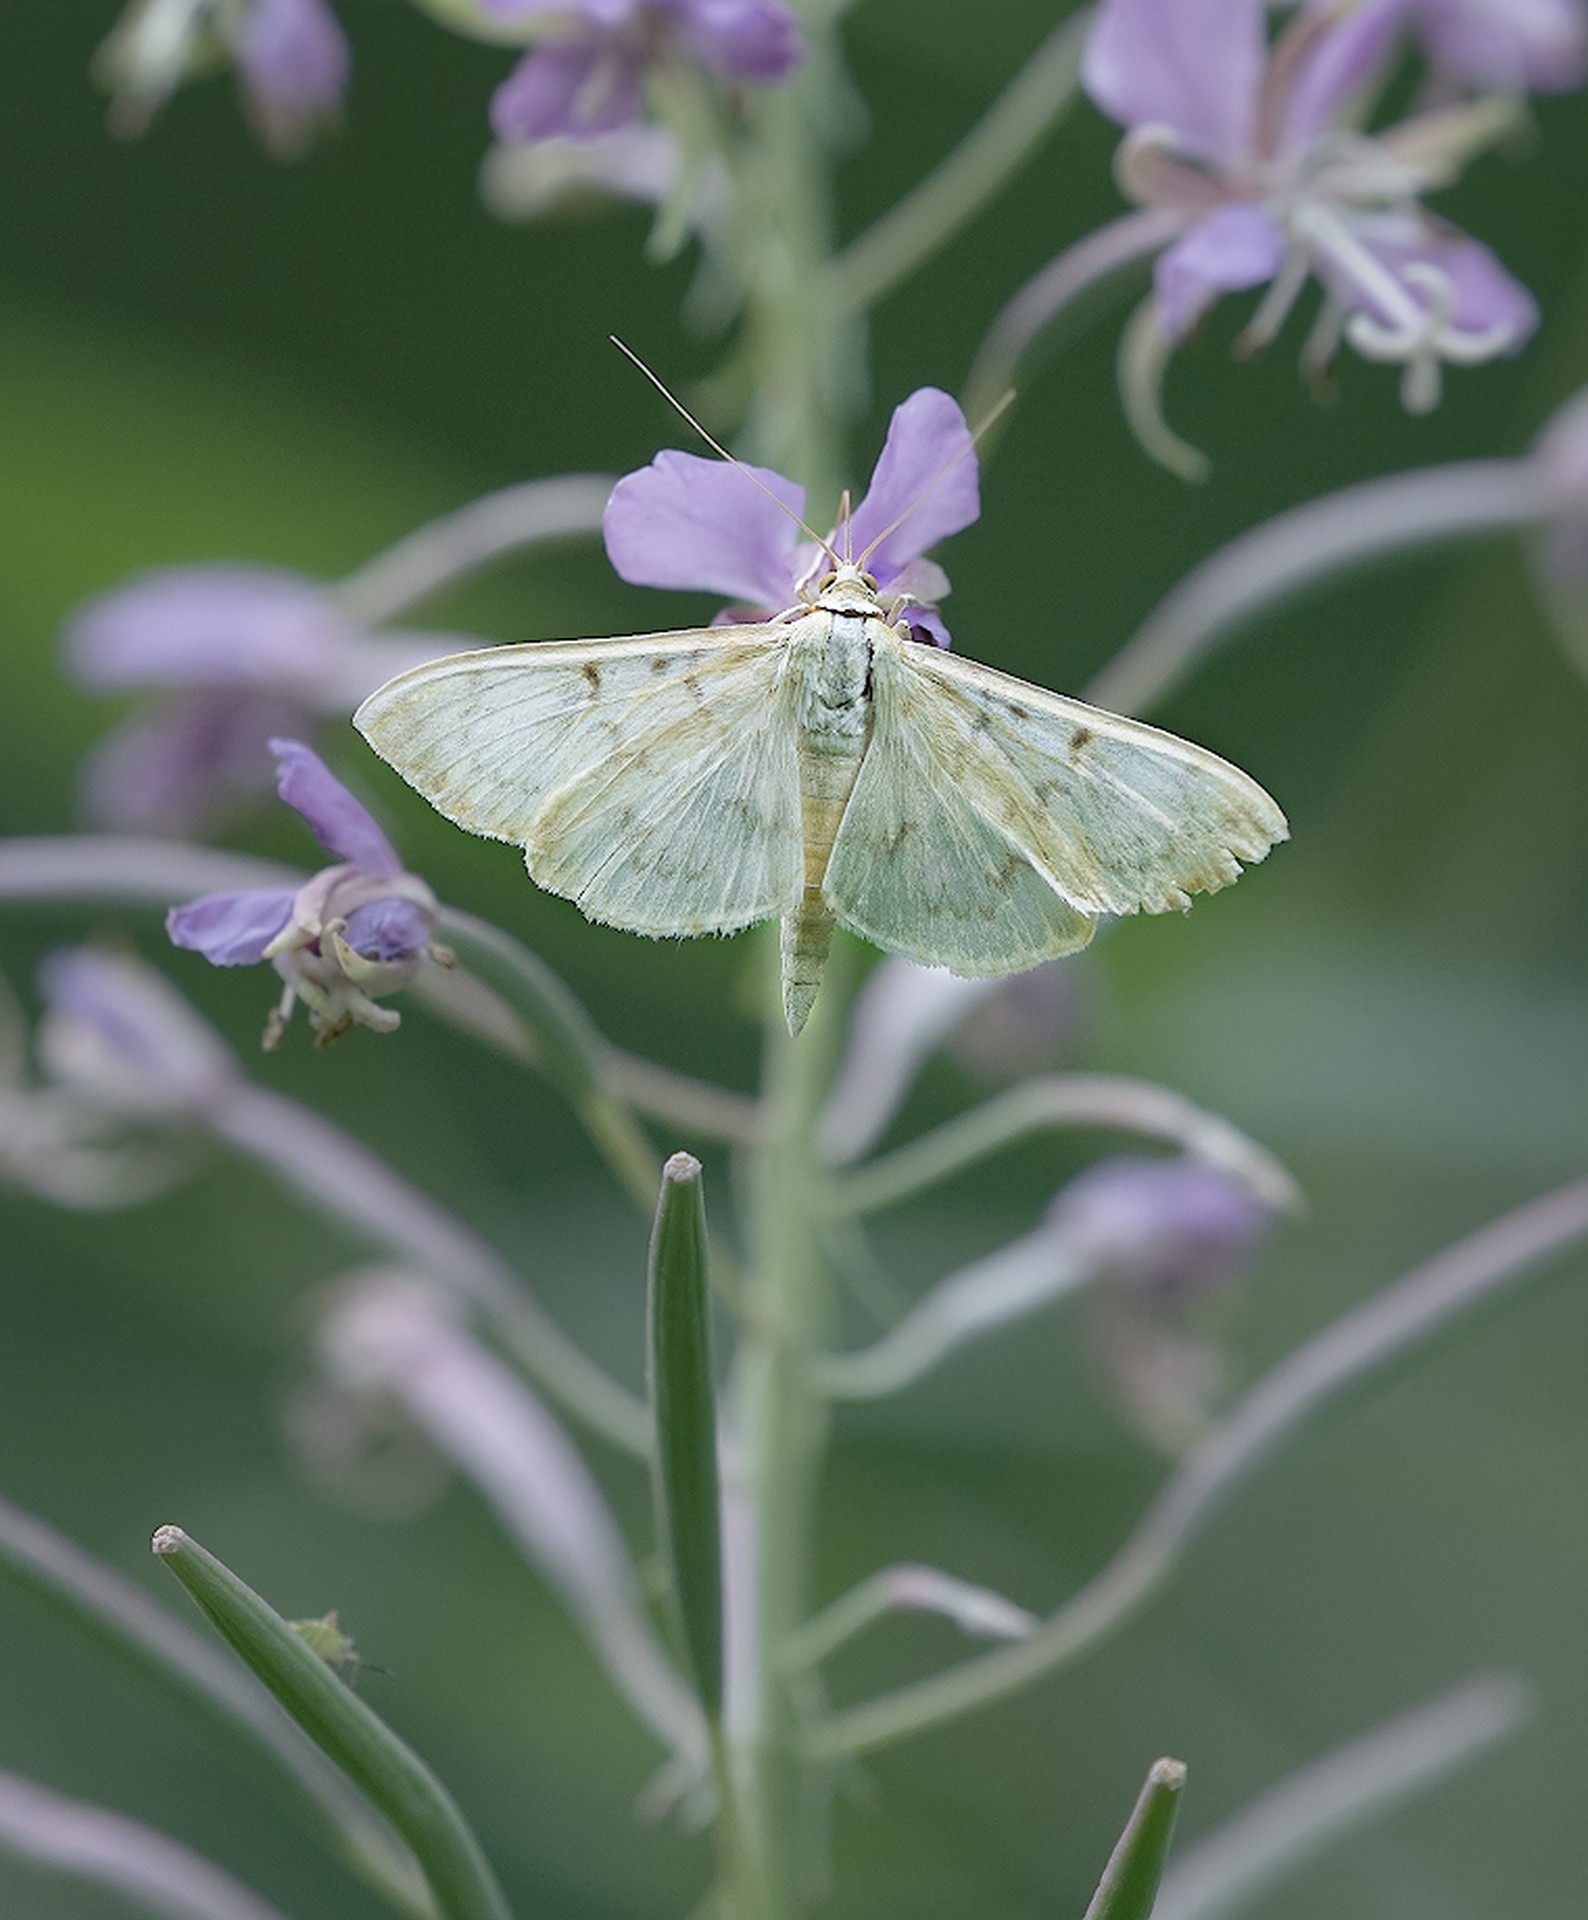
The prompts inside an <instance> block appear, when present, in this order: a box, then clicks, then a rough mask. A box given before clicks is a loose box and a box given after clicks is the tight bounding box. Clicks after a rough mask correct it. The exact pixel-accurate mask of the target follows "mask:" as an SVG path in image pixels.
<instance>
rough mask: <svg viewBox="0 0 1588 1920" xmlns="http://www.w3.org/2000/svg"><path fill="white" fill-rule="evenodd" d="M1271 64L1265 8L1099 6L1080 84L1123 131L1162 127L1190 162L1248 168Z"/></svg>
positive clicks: (1180, 2)
mask: <svg viewBox="0 0 1588 1920" xmlns="http://www.w3.org/2000/svg"><path fill="white" fill-rule="evenodd" d="M1266 60H1267V46H1266V37H1265V34H1264V19H1263V8H1262V4H1261V0H1103V4H1102V5H1101V6H1100V7H1099V9H1098V14H1097V24H1096V26H1094V27H1093V29H1092V33H1091V38H1090V39H1089V40H1088V41H1087V44H1086V56H1085V59H1084V60H1083V62H1082V66H1081V79H1082V83H1083V84H1084V86H1085V88H1086V91H1087V92H1088V93H1089V94H1090V95H1091V96H1092V99H1093V100H1094V101H1095V102H1096V103H1097V105H1098V106H1099V107H1101V108H1102V110H1103V112H1104V113H1106V114H1107V115H1108V116H1109V117H1110V119H1113V120H1117V121H1118V122H1119V123H1120V125H1121V126H1123V127H1131V128H1135V127H1147V126H1155V127H1167V128H1168V129H1169V130H1170V131H1171V132H1172V133H1173V134H1174V136H1175V138H1176V140H1178V141H1179V143H1180V144H1181V146H1183V147H1184V148H1185V149H1186V151H1187V152H1189V153H1194V154H1199V155H1201V156H1202V157H1204V158H1205V159H1209V160H1215V161H1219V162H1222V163H1225V164H1234V163H1237V162H1239V161H1241V160H1244V159H1246V158H1248V157H1249V156H1250V154H1251V152H1252V147H1253V144H1254V141H1255V137H1256V130H1257V96H1258V92H1259V89H1260V88H1261V86H1262V81H1263V70H1264V66H1265V63H1266Z"/></svg>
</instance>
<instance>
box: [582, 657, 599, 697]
mask: <svg viewBox="0 0 1588 1920" xmlns="http://www.w3.org/2000/svg"><path fill="white" fill-rule="evenodd" d="M579 671H580V672H581V673H582V674H583V675H584V677H585V679H586V680H588V681H589V682H590V691H591V692H592V693H599V692H600V691H601V669H600V668H599V667H598V666H597V665H596V663H595V662H594V661H593V660H587V661H586V662H585V663H584V665H583V666H582V667H581V668H580V669H579Z"/></svg>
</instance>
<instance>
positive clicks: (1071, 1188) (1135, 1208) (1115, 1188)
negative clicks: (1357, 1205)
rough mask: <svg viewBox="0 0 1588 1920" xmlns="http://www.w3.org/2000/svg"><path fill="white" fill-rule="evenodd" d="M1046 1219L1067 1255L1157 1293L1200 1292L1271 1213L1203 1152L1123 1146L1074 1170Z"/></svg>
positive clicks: (1262, 1229)
mask: <svg viewBox="0 0 1588 1920" xmlns="http://www.w3.org/2000/svg"><path fill="white" fill-rule="evenodd" d="M1049 1218H1050V1219H1051V1220H1052V1222H1053V1225H1054V1226H1055V1227H1056V1228H1057V1229H1058V1230H1059V1231H1060V1232H1061V1233H1063V1235H1064V1236H1065V1238H1066V1240H1067V1241H1068V1242H1069V1243H1070V1245H1071V1247H1072V1249H1073V1252H1074V1254H1075V1255H1076V1257H1077V1258H1079V1259H1081V1260H1082V1261H1083V1262H1084V1263H1085V1264H1086V1265H1088V1266H1091V1267H1095V1268H1097V1269H1099V1270H1101V1271H1103V1272H1106V1273H1108V1274H1110V1275H1112V1276H1113V1277H1115V1278H1117V1279H1119V1280H1122V1281H1124V1282H1126V1283H1127V1284H1129V1285H1131V1286H1133V1287H1135V1288H1138V1289H1140V1290H1141V1291H1143V1292H1146V1293H1149V1294H1156V1295H1158V1296H1159V1297H1168V1298H1175V1297H1179V1298H1185V1297H1186V1296H1195V1295H1197V1294H1201V1293H1205V1292H1207V1291H1208V1290H1209V1289H1210V1288H1213V1287H1216V1286H1218V1285H1219V1284H1220V1283H1221V1282H1222V1281H1224V1280H1227V1279H1229V1278H1231V1277H1232V1276H1233V1275H1234V1273H1235V1272H1236V1270H1237V1269H1238V1268H1239V1267H1240V1266H1241V1265H1243V1264H1244V1262H1245V1261H1247V1260H1248V1259H1250V1257H1251V1256H1252V1254H1254V1253H1255V1252H1256V1251H1257V1248H1258V1246H1259V1245H1260V1244H1261V1242H1262V1239H1263V1236H1264V1234H1265V1233H1266V1232H1267V1231H1268V1228H1269V1227H1270V1225H1271V1224H1272V1219H1273V1216H1272V1215H1271V1213H1270V1212H1269V1210H1268V1208H1267V1207H1265V1206H1264V1205H1263V1203H1262V1202H1261V1201H1260V1200H1259V1199H1258V1198H1257V1197H1256V1195H1255V1194H1253V1192H1252V1191H1251V1189H1250V1188H1249V1187H1247V1186H1245V1185H1243V1184H1242V1183H1241V1182H1240V1181H1238V1180H1236V1179H1234V1178H1233V1177H1232V1176H1231V1175H1229V1174H1227V1173H1222V1172H1220V1171H1219V1169H1218V1168H1216V1167H1211V1166H1209V1165H1207V1164H1206V1163H1205V1162H1204V1161H1201V1160H1193V1159H1182V1160H1150V1159H1147V1158H1145V1157H1139V1156H1136V1155H1132V1154H1120V1155H1118V1156H1116V1157H1115V1158H1113V1159H1109V1160H1100V1161H1098V1163H1097V1164H1096V1165H1095V1166H1092V1167H1088V1168H1087V1170H1086V1171H1085V1172H1084V1173H1082V1174H1078V1175H1077V1176H1076V1178H1075V1179H1074V1180H1072V1181H1071V1182H1070V1184H1069V1185H1068V1186H1067V1187H1066V1188H1065V1189H1064V1190H1063V1192H1062V1193H1061V1194H1060V1195H1059V1197H1058V1198H1057V1199H1056V1200H1055V1201H1054V1203H1053V1206H1052V1208H1051V1210H1050V1214H1049Z"/></svg>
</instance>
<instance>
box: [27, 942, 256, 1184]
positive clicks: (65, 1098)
mask: <svg viewBox="0 0 1588 1920" xmlns="http://www.w3.org/2000/svg"><path fill="white" fill-rule="evenodd" d="M39 992H40V996H41V997H42V999H43V1002H44V1015H43V1018H42V1019H41V1020H40V1022H39V1028H38V1037H37V1054H38V1062H39V1067H40V1071H41V1076H42V1078H41V1082H40V1084H39V1085H37V1086H29V1085H27V1084H26V1082H25V1080H24V1079H23V1076H22V1073H21V1070H20V1065H19V1063H18V1062H16V1061H12V1062H11V1063H9V1066H8V1070H7V1072H6V1073H5V1075H4V1082H5V1084H0V1171H3V1172H4V1173H5V1175H6V1176H8V1177H9V1178H10V1179H12V1180H15V1181H16V1182H17V1183H18V1184H19V1185H21V1186H24V1187H26V1188H28V1189H29V1190H30V1191H32V1192H35V1193H38V1194H41V1195H43V1196H44V1197H45V1198H46V1199H49V1200H53V1201H56V1202H57V1203H59V1204H60V1205H63V1206H73V1207H93V1208H99V1207H121V1206H129V1205H132V1204H134V1203H135V1202H137V1201H140V1200H145V1199H148V1198H149V1197H151V1196H152V1195H153V1194H156V1193H160V1192H162V1191H164V1190H165V1189H166V1188H167V1187H169V1186H170V1185H172V1184H173V1182H174V1181H176V1180H178V1179H180V1178H181V1177H182V1176H183V1175H184V1174H185V1173H186V1172H187V1171H188V1169H189V1167H190V1166H191V1164H192V1157H193V1155H192V1149H193V1146H194V1144H195V1143H196V1141H197V1139H198V1132H199V1128H200V1127H201V1126H202V1124H203V1122H204V1120H205V1118H206V1116H207V1115H208V1114H209V1113H210V1111H211V1110H212V1108H213V1107H214V1106H215V1104H216V1103H217V1102H218V1101H219V1100H220V1099H222V1098H223V1097H224V1095H225V1093H226V1091H227V1089H228V1088H229V1086H230V1084H231V1083H232V1081H233V1080H234V1078H235V1075H236V1061H235V1059H234V1058H233V1056H232V1054H231V1052H230V1050H229V1049H228V1048H227V1046H226V1045H225V1043H224V1042H223V1041H222V1040H221V1039H220V1037H219V1035H217V1034H216V1033H215V1032H214V1031H213V1030H212V1029H211V1028H210V1027H209V1026H207V1025H206V1024H205V1022H204V1021H202V1020H201V1019H200V1018H199V1017H198V1015H197V1014H196V1013H194V1011H193V1010H192V1008H191V1007H190V1006H188V1004H187V1002H186V1001H185V1000H183V999H182V997H181V996H180V995H179V994H178V993H177V992H176V990H175V989H174V988H173V987H172V986H171V985H170V984H169V983H168V982H167V981H166V980H165V979H164V978H163V977H162V976H161V975H160V974H158V973H156V972H155V971H154V970H153V969H152V968H150V967H145V966H143V965H142V964H141V963H140V962H139V961H137V960H134V959H132V958H130V957H128V956H126V955H121V954H110V953H101V952H99V951H97V950H96V949H94V948H91V947H74V948H63V949H61V950H59V951H57V952H55V953H52V954H51V955H50V956H49V957H48V958H47V959H46V960H45V962H44V964H43V966H42V967H41V968H40V970H39Z"/></svg>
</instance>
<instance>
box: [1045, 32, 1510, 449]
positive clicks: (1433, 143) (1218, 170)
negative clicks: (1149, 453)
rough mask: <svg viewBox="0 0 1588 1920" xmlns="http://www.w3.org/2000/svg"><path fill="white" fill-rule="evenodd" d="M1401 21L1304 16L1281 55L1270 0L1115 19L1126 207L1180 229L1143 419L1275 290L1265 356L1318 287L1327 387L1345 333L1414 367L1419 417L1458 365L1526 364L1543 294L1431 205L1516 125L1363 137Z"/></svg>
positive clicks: (1383, 357)
mask: <svg viewBox="0 0 1588 1920" xmlns="http://www.w3.org/2000/svg"><path fill="white" fill-rule="evenodd" d="M1403 5H1404V0H1393V3H1392V4H1382V3H1380V0H1365V3H1364V4H1362V5H1360V6H1356V7H1346V8H1341V7H1338V6H1335V7H1328V8H1323V9H1316V10H1305V11H1303V12H1302V13H1300V14H1299V15H1298V16H1297V17H1296V19H1295V20H1293V21H1292V22H1291V24H1290V25H1289V26H1288V27H1287V28H1286V29H1285V30H1284V32H1283V33H1282V34H1281V36H1280V38H1279V40H1278V41H1277V42H1276V43H1275V45H1274V46H1273V47H1272V48H1271V49H1270V48H1268V47H1267V46H1266V43H1265V40H1266V36H1265V15H1264V9H1263V6H1262V5H1261V0H1103V4H1102V5H1101V7H1100V8H1099V10H1098V17H1097V25H1096V27H1095V28H1094V30H1093V32H1092V35H1091V38H1090V41H1089V42H1088V46H1087V52H1086V58H1085V65H1084V70H1083V78H1084V81H1085V85H1086V88H1087V91H1088V92H1089V93H1090V94H1091V96H1092V98H1093V99H1094V100H1095V101H1096V103H1097V104H1098V106H1100V107H1101V108H1102V110H1103V111H1104V112H1105V113H1107V114H1108V115H1110V117H1111V118H1113V119H1115V120H1117V121H1119V122H1120V123H1121V124H1122V125H1123V126H1125V127H1126V128H1127V129H1128V134H1127V138H1126V140H1125V142H1124V145H1123V146H1122V147H1121V149H1120V154H1119V160H1118V163H1117V167H1118V174H1119V178H1120V182H1121V184H1122V186H1123V187H1124V190H1125V191H1126V193H1127V194H1128V195H1129V196H1130V197H1131V198H1132V199H1134V200H1136V201H1137V202H1139V203H1140V204H1141V205H1143V206H1145V207H1151V208H1155V209H1158V210H1160V211H1161V212H1163V213H1165V214H1167V215H1170V216H1172V217H1174V218H1175V219H1176V221H1177V222H1178V226H1179V236H1178V238H1176V239H1175V240H1174V241H1173V243H1172V244H1171V245H1170V246H1169V247H1168V248H1167V249H1166V250H1165V251H1163V252H1162V253H1161V254H1160V255H1159V258H1158V261H1157V265H1156V268H1155V273H1154V295H1153V300H1152V304H1151V306H1150V308H1149V309H1148V310H1147V312H1148V316H1149V321H1150V326H1149V331H1148V332H1147V333H1146V334H1145V335H1143V336H1142V338H1141V341H1140V342H1138V350H1137V351H1136V353H1135V355H1134V360H1135V364H1134V365H1133V366H1132V367H1130V368H1129V369H1128V371H1127V387H1128V392H1127V397H1128V398H1129V399H1131V400H1132V402H1133V407H1134V411H1135V413H1136V415H1137V417H1138V419H1155V418H1156V406H1157V402H1156V391H1155V390H1156V383H1157V376H1158V373H1159V371H1160V370H1161V364H1162V360H1163V357H1164V355H1165V354H1166V353H1167V352H1168V351H1169V350H1170V349H1172V348H1173V347H1174V346H1175V345H1177V344H1178V343H1179V342H1180V341H1182V340H1184V339H1185V337H1186V335H1187V334H1188V333H1190V331H1191V330H1192V328H1193V327H1194V326H1195V325H1196V324H1197V322H1198V321H1199V320H1200V319H1201V317H1202V315H1203V314H1204V313H1205V312H1206V311H1207V309H1208V308H1209V307H1210V306H1211V305H1212V304H1213V302H1214V301H1215V300H1217V299H1218V298H1219V296H1220V295H1221V294H1224V293H1230V292H1236V291H1239V290H1243V289H1247V288H1253V287H1266V288H1267V293H1266V295H1265V297H1264V299H1263V301H1262V302H1261V304H1260V306H1259V307H1258V310H1257V313H1256V315H1255V316H1254V318H1253V319H1252V321H1251V323H1250V324H1249V325H1248V327H1247V328H1246V330H1245V332H1244V333H1243V335H1242V346H1243V348H1244V349H1247V350H1255V349H1256V348H1259V347H1261V346H1264V345H1266V344H1267V343H1268V342H1269V341H1270V340H1271V339H1272V338H1273V337H1274V335H1275V334H1276V333H1277V332H1278V331H1279V328H1280V327H1281V326H1282V325H1283V323H1284V321H1285V319H1286V317H1287V316H1288V314H1289V312H1290V309H1291V307H1292V306H1293V305H1294V304H1295V301H1296V299H1297V297H1298V296H1299V295H1300V293H1301V292H1302V290H1303V288H1304V287H1305V285H1306V283H1307V281H1308V279H1309V278H1316V279H1317V281H1318V282H1319V284H1320V285H1321V286H1322V288H1323V293H1324V306H1323V311H1322V314H1321V315H1320V318H1319V320H1318V323H1317V325H1316V326H1315V327H1314V329H1313V333H1312V335H1311V337H1310V339H1309V341H1308V343H1307V347H1306V349H1305V350H1304V355H1303V358H1304V363H1305V364H1306V365H1307V367H1308V368H1309V370H1311V371H1313V372H1315V373H1317V372H1321V371H1322V369H1323V368H1324V367H1325V366H1326V365H1327V363H1328V361H1329V359H1330V357H1331V356H1332V354H1333V351H1334V348H1335V346H1336V344H1337V342H1338V340H1339V339H1340V337H1341V336H1342V334H1343V336H1344V338H1345V339H1346V340H1348V341H1349V342H1350V344H1351V345H1352V346H1353V347H1355V348H1356V350H1357V352H1358V353H1360V354H1362V355H1363V356H1364V357H1365V358H1367V359H1371V360H1379V361H1387V362H1391V363H1394V364H1397V365H1400V366H1402V367H1404V368H1405V374H1404V376H1403V379H1402V383H1401V395H1402V399H1403V401H1404V403H1405V404H1406V406H1407V407H1408V408H1409V409H1411V410H1412V411H1414V412H1423V411H1426V410H1428V409H1429V408H1431V407H1433V406H1434V405H1436V404H1437V402H1438V399H1439V391H1440V375H1441V369H1442V368H1443V366H1444V365H1445V364H1446V363H1449V364H1451V365H1457V366H1474V365H1477V364H1479V363H1481V362H1483V361H1487V360H1492V359H1494V358H1496V357H1498V356H1500V355H1502V354H1511V353H1515V352H1516V351H1517V350H1518V349H1519V348H1520V347H1521V346H1522V344H1523V343H1524V342H1525V341H1526V340H1527V338H1528V337H1529V335H1530V334H1531V333H1532V331H1533V329H1534V327H1535V325H1536V324H1537V310H1536V308H1535V306H1534V303H1533V300H1532V297H1531V295H1529V293H1528V292H1527V290H1526V289H1525V288H1524V287H1522V286H1521V285H1520V284H1519V283H1518V282H1517V281H1515V280H1513V279H1512V278H1511V276H1510V275H1509V274H1508V273H1507V272H1506V271H1505V269H1504V268H1503V267H1502V266H1501V265H1500V263H1499V262H1498V260H1496V259H1495V257H1494V255H1493V254H1492V253H1491V252H1490V251H1489V250H1488V248H1487V247H1484V246H1482V245H1481V244H1480V243H1479V242H1478V241H1476V240H1473V239H1471V238H1469V237H1468V236H1467V235H1466V234H1463V233H1461V232H1460V231H1459V230H1457V229H1455V228H1453V227H1450V226H1448V225H1446V224H1445V223H1444V222H1442V221H1439V220H1436V219H1435V218H1434V217H1433V216H1432V215H1431V214H1429V213H1428V212H1426V211H1425V209H1424V208H1423V206H1422V204H1421V197H1422V195H1423V194H1425V193H1427V192H1428V191H1430V190H1431V189H1433V188H1436V187H1441V186H1446V185H1448V184H1449V183H1450V182H1451V181H1453V180H1454V179H1455V178H1456V177H1457V175H1458V174H1459V172H1460V170H1461V167H1462V166H1463V164H1464V163H1465V161H1466V160H1467V158H1468V157H1469V156H1470V155H1471V154H1472V153H1474V152H1475V151H1477V150H1478V149H1479V148H1481V147H1483V146H1484V145H1487V144H1488V143H1489V142H1490V141H1491V140H1492V139H1494V138H1495V137H1496V135H1497V134H1498V133H1499V132H1500V131H1501V130H1503V128H1504V127H1505V126H1506V125H1507V124H1508V121H1509V110H1508V109H1505V108H1503V107H1501V108H1497V107H1496V106H1495V105H1494V103H1492V102H1482V103H1474V104H1469V105H1459V106H1454V107H1448V108H1445V109H1443V110H1441V111H1438V112H1429V113H1423V114H1420V115H1417V116H1415V117H1413V118H1411V119H1408V120H1404V121H1402V122H1401V123H1399V124H1398V125H1396V126H1392V127H1389V128H1386V129H1384V130H1382V131H1380V132H1377V133H1371V134H1370V133H1364V132H1361V131H1359V130H1358V127H1357V114H1358V111H1359V109H1360V107H1361V105H1362V101H1363V98H1364V96H1365V95H1366V94H1367V93H1368V92H1370V91H1371V89H1372V86H1373V84H1374V82H1375V81H1376V80H1377V78H1378V77H1379V76H1380V74H1381V73H1382V71H1383V69H1384V66H1385V63H1386V61H1387V59H1388V56H1389V54H1390V53H1391V51H1392V50H1393V48H1394V46H1395V44H1396V38H1397V35H1398V33H1399V31H1400V28H1401V24H1402V13H1403ZM1165 438H1166V440H1167V436H1165ZM1159 450H1160V451H1161V452H1163V453H1164V455H1165V457H1167V458H1170V460H1171V464H1175V463H1178V464H1180V465H1186V464H1187V459H1186V450H1185V449H1183V448H1180V449H1178V453H1179V456H1180V457H1179V460H1178V462H1176V461H1175V460H1174V457H1173V454H1174V450H1173V449H1171V448H1170V447H1168V446H1167V444H1166V445H1165V446H1164V447H1162V448H1160V449H1159Z"/></svg>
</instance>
